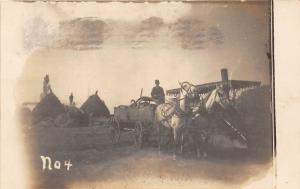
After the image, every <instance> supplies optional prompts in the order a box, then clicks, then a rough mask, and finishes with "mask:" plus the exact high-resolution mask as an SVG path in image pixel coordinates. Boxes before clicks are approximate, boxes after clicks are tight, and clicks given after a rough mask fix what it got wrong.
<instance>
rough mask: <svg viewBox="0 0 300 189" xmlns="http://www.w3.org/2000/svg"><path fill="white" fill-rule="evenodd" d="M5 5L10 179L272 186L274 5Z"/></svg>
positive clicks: (30, 183)
mask: <svg viewBox="0 0 300 189" xmlns="http://www.w3.org/2000/svg"><path fill="white" fill-rule="evenodd" d="M1 9H2V11H3V13H2V15H3V16H2V25H7V26H8V28H9V29H7V31H6V32H7V36H9V37H10V39H14V40H13V41H14V43H7V46H6V47H5V48H7V49H8V50H7V51H9V49H10V48H11V49H17V50H16V51H10V52H11V54H9V53H7V54H4V56H5V57H6V56H7V57H8V58H7V59H8V60H10V61H8V62H10V64H9V66H10V67H11V68H13V69H11V70H12V71H11V72H10V73H7V75H8V76H7V77H6V79H8V80H9V79H10V77H14V78H16V79H15V81H14V82H11V83H10V84H9V86H6V87H9V88H11V89H12V90H11V91H12V93H11V94H9V93H8V92H7V91H3V93H4V94H7V95H11V97H12V98H13V101H11V102H10V101H6V100H5V99H4V98H1V103H2V105H3V104H6V105H8V104H10V105H11V107H15V109H12V110H11V114H10V115H9V116H11V117H12V120H13V124H14V125H15V131H16V132H13V133H12V134H11V135H6V137H7V138H9V139H11V140H12V139H13V137H12V136H14V135H16V136H14V137H17V138H18V141H19V142H20V143H21V144H22V146H19V147H18V148H21V153H16V154H14V155H13V156H14V157H20V158H21V159H22V162H23V163H21V162H19V163H16V167H18V166H19V164H20V166H22V167H23V169H24V170H26V179H25V180H23V181H22V182H16V186H18V184H24V185H26V186H27V188H30V189H77V188H78V189H79V188H81V189H96V188H107V189H108V188H118V189H122V188H124V189H125V188H138V189H171V188H172V189H173V188H174V189H175V188H181V189H184V188H187V189H191V188H205V189H218V188H220V189H221V188H222V189H226V188H228V189H229V188H230V189H233V188H237V189H238V188H245V189H247V188H248V189H250V188H251V189H252V188H261V187H262V186H260V187H259V186H256V185H255V182H257V181H258V180H260V179H265V182H264V186H263V188H266V189H267V188H274V185H275V158H276V157H275V149H276V146H275V143H274V141H275V136H276V135H275V126H274V120H273V119H274V105H273V104H274V102H273V96H272V94H273V61H272V57H273V51H272V27H271V25H272V21H271V20H272V17H271V14H272V8H271V1H268V0H265V1H264V0H261V1H225V0H224V1H193V2H152V3H151V2H30V3H29V2H26V3H25V2H11V3H4V4H2V8H1ZM12 10H14V11H12ZM8 18H12V19H8ZM16 33H18V34H17V35H16ZM7 39H8V38H7ZM7 39H4V41H5V40H7ZM9 57H14V58H9ZM7 65H8V63H7ZM3 106H4V105H3ZM1 117H2V116H1ZM2 118H3V117H2ZM2 118H1V119H2ZM5 118H7V117H5ZM2 121H3V120H2ZM7 151H9V152H8V153H14V152H13V151H10V150H7ZM8 169H10V168H8V167H7V170H8ZM9 182H13V181H9ZM16 188H18V187H16Z"/></svg>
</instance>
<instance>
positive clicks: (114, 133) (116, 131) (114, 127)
mask: <svg viewBox="0 0 300 189" xmlns="http://www.w3.org/2000/svg"><path fill="white" fill-rule="evenodd" d="M110 137H111V141H112V143H113V144H118V143H119V141H120V137H121V129H120V123H119V121H118V120H117V119H116V118H114V117H113V118H112V121H111V129H110Z"/></svg>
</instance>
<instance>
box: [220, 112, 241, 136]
mask: <svg viewBox="0 0 300 189" xmlns="http://www.w3.org/2000/svg"><path fill="white" fill-rule="evenodd" d="M221 118H222V119H223V121H224V122H225V125H227V126H228V127H229V128H231V129H232V130H233V131H234V132H235V133H237V134H238V136H239V137H241V138H242V139H243V140H244V141H245V142H247V138H246V137H245V135H244V134H243V133H241V132H240V131H239V130H238V129H237V128H235V127H234V126H233V125H232V124H231V123H230V122H229V121H228V120H226V119H225V118H224V117H223V116H221Z"/></svg>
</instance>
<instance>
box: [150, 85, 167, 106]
mask: <svg viewBox="0 0 300 189" xmlns="http://www.w3.org/2000/svg"><path fill="white" fill-rule="evenodd" d="M151 97H152V98H153V99H154V100H156V101H157V102H158V103H159V104H160V103H164V102H165V92H164V89H163V88H162V87H160V86H155V87H153V88H152V91H151Z"/></svg>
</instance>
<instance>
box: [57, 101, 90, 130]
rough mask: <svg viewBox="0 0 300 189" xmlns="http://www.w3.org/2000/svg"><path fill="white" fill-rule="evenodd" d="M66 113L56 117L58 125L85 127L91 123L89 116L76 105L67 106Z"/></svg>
mask: <svg viewBox="0 0 300 189" xmlns="http://www.w3.org/2000/svg"><path fill="white" fill-rule="evenodd" d="M65 111H66V112H65V113H63V114H60V115H59V116H57V118H56V119H55V125H56V126H58V127H85V126H88V125H89V117H88V115H87V114H85V113H84V112H83V111H82V110H80V109H79V108H76V107H75V106H65Z"/></svg>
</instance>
